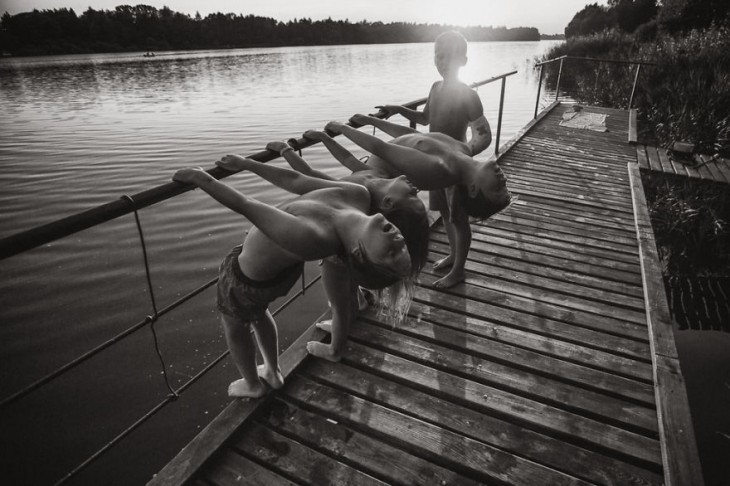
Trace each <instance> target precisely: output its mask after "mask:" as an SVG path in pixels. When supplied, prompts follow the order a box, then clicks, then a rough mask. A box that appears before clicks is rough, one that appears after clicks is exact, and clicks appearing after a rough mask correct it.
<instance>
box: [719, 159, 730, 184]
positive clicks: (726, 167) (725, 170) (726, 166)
mask: <svg viewBox="0 0 730 486" xmlns="http://www.w3.org/2000/svg"><path fill="white" fill-rule="evenodd" d="M715 167H717V170H718V171H720V173H721V174H722V176H723V178H724V179H725V182H727V183H728V184H730V160H728V159H722V158H720V159H717V160H716V161H715Z"/></svg>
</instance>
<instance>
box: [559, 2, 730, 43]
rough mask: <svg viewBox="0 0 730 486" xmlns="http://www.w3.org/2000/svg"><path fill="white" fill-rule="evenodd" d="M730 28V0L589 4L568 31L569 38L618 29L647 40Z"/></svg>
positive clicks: (579, 13) (575, 18) (566, 34)
mask: <svg viewBox="0 0 730 486" xmlns="http://www.w3.org/2000/svg"><path fill="white" fill-rule="evenodd" d="M723 25H725V26H727V25H730V1H728V0H661V1H660V2H657V0H608V5H606V6H601V5H598V4H597V3H593V4H589V5H586V6H585V7H584V8H583V9H582V10H580V11H579V12H578V13H576V14H575V16H574V17H573V19H572V20H571V21H570V23H569V24H568V26H567V27H566V28H565V37H578V36H585V35H591V34H595V33H598V32H602V31H606V30H613V29H616V30H618V31H620V32H624V33H628V34H631V33H637V34H638V36H639V37H640V38H642V39H645V40H650V39H653V38H655V37H656V35H657V32H658V31H661V32H662V33H668V34H678V33H682V32H686V31H689V30H692V29H704V28H708V27H712V26H723Z"/></svg>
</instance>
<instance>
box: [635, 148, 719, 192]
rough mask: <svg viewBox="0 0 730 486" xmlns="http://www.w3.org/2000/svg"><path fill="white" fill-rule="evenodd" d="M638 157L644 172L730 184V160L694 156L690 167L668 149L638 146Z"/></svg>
mask: <svg viewBox="0 0 730 486" xmlns="http://www.w3.org/2000/svg"><path fill="white" fill-rule="evenodd" d="M636 157H637V159H638V162H639V168H640V169H642V170H646V171H651V172H662V173H664V174H669V175H676V176H680V177H689V178H690V179H700V180H704V181H713V182H720V183H722V184H730V159H724V158H718V159H713V158H712V157H710V156H707V155H694V156H693V160H694V163H693V164H692V165H688V164H683V163H681V162H677V161H675V160H674V159H672V157H670V156H669V154H668V152H667V149H664V148H660V147H652V146H651V145H637V146H636Z"/></svg>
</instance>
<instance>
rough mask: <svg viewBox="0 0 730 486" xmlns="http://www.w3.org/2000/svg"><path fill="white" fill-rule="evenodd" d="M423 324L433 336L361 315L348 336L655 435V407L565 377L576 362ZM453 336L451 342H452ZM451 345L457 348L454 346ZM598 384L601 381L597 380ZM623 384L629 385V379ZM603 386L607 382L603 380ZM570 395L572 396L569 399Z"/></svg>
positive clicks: (357, 340) (443, 368) (574, 368)
mask: <svg viewBox="0 0 730 486" xmlns="http://www.w3.org/2000/svg"><path fill="white" fill-rule="evenodd" d="M429 327H431V331H432V332H431V333H430V334H429V333H428V328H429ZM424 329H425V330H424V331H423V332H424V333H425V334H426V337H430V340H429V341H424V340H423V339H419V338H412V337H410V336H407V335H404V334H400V333H396V332H394V331H389V330H387V329H383V328H380V327H376V326H374V325H368V324H365V323H364V322H361V321H360V322H359V323H358V325H357V326H353V329H352V330H351V331H350V337H351V338H352V339H353V340H354V341H356V342H359V343H362V344H365V345H367V346H371V347H374V348H377V349H381V350H384V351H386V352H388V353H391V354H395V355H398V356H402V357H405V358H406V359H409V360H411V361H416V362H419V363H421V364H424V365H429V366H432V367H434V368H437V369H441V370H443V371H446V372H448V373H450V374H455V375H461V376H464V377H465V378H467V379H469V380H473V381H478V382H479V383H483V384H486V385H488V386H493V387H496V388H500V389H502V390H507V391H509V392H511V393H514V394H516V395H520V396H522V397H526V398H528V399H530V400H535V401H539V402H541V403H546V404H548V405H552V406H553V407H555V408H558V409H562V410H566V411H570V412H573V413H575V414H577V415H581V416H584V417H592V418H594V419H595V420H600V421H601V422H604V423H611V424H613V425H615V426H617V427H622V428H633V429H634V430H637V431H639V433H641V434H642V435H647V436H653V435H655V434H656V432H657V429H656V427H657V425H656V414H655V413H654V411H653V410H651V409H649V408H647V407H645V406H641V405H634V404H632V403H630V402H627V401H625V400H621V399H618V398H614V397H611V396H608V395H606V394H605V393H601V392H600V391H593V390H589V389H587V388H583V387H582V386H583V385H585V383H584V381H585V380H580V379H579V377H578V376H574V377H573V378H575V380H574V383H578V381H580V382H581V383H580V385H581V387H580V388H579V387H577V386H575V385H572V384H569V383H565V382H563V381H561V379H560V378H561V376H560V373H561V372H564V371H566V369H571V370H573V371H575V370H577V369H578V367H576V366H571V365H569V364H567V363H566V364H565V365H564V366H562V365H558V364H557V363H559V361H558V360H555V359H554V358H547V357H544V356H540V355H539V354H537V353H532V352H529V351H525V350H521V349H518V348H514V347H511V346H507V345H500V344H499V343H495V342H489V341H487V340H485V339H483V338H480V337H477V336H474V335H469V334H465V333H463V332H458V331H453V330H450V329H445V328H437V332H435V333H434V332H433V331H434V328H433V326H427V325H426V326H424ZM436 334H438V335H436ZM449 340H451V341H452V342H448V341H449ZM445 345H448V347H446V346H445ZM450 350H453V351H456V352H453V351H451V352H450ZM510 352H512V353H514V356H513V357H512V360H513V361H512V362H510V361H509V360H510V358H509V354H510ZM530 357H531V358H533V359H534V360H535V361H536V362H540V363H550V364H551V365H556V366H557V367H556V368H543V370H542V373H540V374H536V373H535V372H536V371H538V372H539V370H537V369H536V364H535V363H533V365H531V366H530V368H531V369H529V370H526V369H521V368H518V367H517V366H520V365H524V364H526V363H527V361H528V358H530ZM503 363H509V364H503ZM593 375H594V377H595V378H596V380H601V378H603V375H602V374H600V373H595V374H593ZM614 383H615V382H614ZM594 384H595V385H598V382H596V383H594ZM624 384H625V385H626V386H631V384H630V383H628V382H625V383H624ZM600 387H601V388H606V385H605V382H604V384H603V386H600ZM617 393H621V391H620V390H617ZM566 397H570V398H569V399H566Z"/></svg>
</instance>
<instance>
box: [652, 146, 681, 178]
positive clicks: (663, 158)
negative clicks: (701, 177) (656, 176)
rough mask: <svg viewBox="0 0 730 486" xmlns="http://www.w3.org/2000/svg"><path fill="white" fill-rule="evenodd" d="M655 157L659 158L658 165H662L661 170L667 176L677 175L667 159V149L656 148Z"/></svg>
mask: <svg viewBox="0 0 730 486" xmlns="http://www.w3.org/2000/svg"><path fill="white" fill-rule="evenodd" d="M656 151H657V155H658V156H659V163H660V164H662V170H663V171H664V172H666V173H667V174H675V175H676V174H677V170H676V169H675V168H674V164H672V161H671V160H670V159H669V154H668V153H667V149H664V148H657V149H656Z"/></svg>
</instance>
